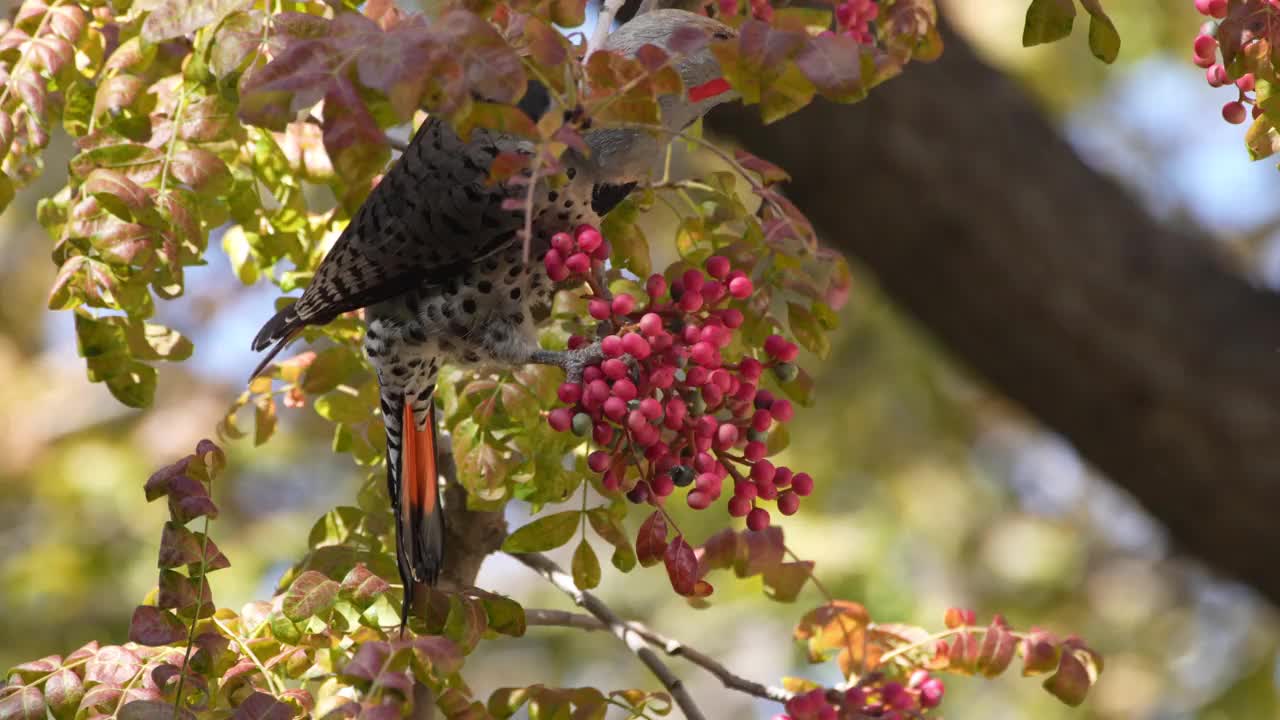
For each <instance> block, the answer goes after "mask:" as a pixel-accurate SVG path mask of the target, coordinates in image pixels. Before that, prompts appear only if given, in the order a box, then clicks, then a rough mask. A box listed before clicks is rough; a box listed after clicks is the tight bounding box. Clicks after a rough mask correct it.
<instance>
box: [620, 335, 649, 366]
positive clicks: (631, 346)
mask: <svg viewBox="0 0 1280 720" xmlns="http://www.w3.org/2000/svg"><path fill="white" fill-rule="evenodd" d="M622 349H623V350H625V351H626V353H627V354H628V355H630V356H631V357H633V358H635V359H637V360H644V359H645V358H647V357H649V353H650V352H651V351H652V348H650V347H649V341H648V340H645V339H644V338H643V337H642V336H641V335H640V334H639V333H628V334H626V335H623V336H622Z"/></svg>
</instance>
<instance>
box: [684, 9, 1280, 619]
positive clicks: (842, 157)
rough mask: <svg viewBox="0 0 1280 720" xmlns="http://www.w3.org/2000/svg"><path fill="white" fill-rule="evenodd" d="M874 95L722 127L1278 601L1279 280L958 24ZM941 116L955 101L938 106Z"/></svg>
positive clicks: (950, 338) (1089, 452) (897, 295)
mask: <svg viewBox="0 0 1280 720" xmlns="http://www.w3.org/2000/svg"><path fill="white" fill-rule="evenodd" d="M946 45H947V47H946V51H945V52H943V54H942V57H941V58H940V59H939V60H938V61H937V62H935V63H931V64H912V65H911V66H910V67H909V68H908V69H907V71H906V72H905V73H903V75H902V76H901V77H899V78H895V79H894V80H893V81H891V82H888V83H885V84H884V85H883V86H881V87H877V88H876V89H875V90H874V91H873V92H872V93H871V94H870V96H869V97H868V98H867V99H866V100H865V101H863V102H860V103H858V104H856V105H852V106H841V105H835V104H832V103H827V102H815V103H814V104H813V105H812V106H811V107H808V108H805V110H804V111H802V112H800V113H798V114H796V115H794V116H792V117H789V118H787V119H785V120H782V121H780V122H776V123H772V124H769V125H762V124H760V122H759V121H758V115H759V111H758V110H757V109H755V108H742V107H737V106H732V105H726V106H724V107H723V108H721V109H720V110H717V111H716V112H713V113H712V114H711V115H710V116H708V122H707V128H708V129H709V130H711V131H713V132H718V133H720V134H721V136H725V135H728V136H731V137H733V138H734V139H736V140H738V141H740V142H741V143H742V144H743V145H744V146H745V147H746V148H747V149H749V150H751V151H753V152H760V153H762V154H764V155H766V156H768V157H769V158H770V159H771V160H773V161H775V162H778V163H779V164H781V165H782V166H783V167H785V168H786V169H787V171H788V172H789V173H790V174H791V176H792V178H793V180H792V182H791V183H789V184H788V186H787V188H786V190H787V193H788V195H789V196H790V197H791V198H793V199H794V201H795V203H796V204H797V205H798V206H799V207H800V208H801V209H802V210H803V211H804V212H805V213H806V214H807V215H808V216H809V217H810V218H811V219H812V220H813V221H814V223H815V224H816V225H817V226H818V228H819V231H820V234H821V235H822V237H823V238H824V239H826V240H828V241H829V242H830V243H831V244H832V245H833V246H834V247H837V248H839V249H841V250H843V251H844V252H846V253H847V254H849V255H850V256H853V257H856V258H858V259H859V260H861V261H862V262H863V263H865V264H866V266H867V267H869V268H870V269H871V270H872V271H873V272H874V273H875V275H876V277H877V279H878V281H879V282H880V283H881V285H882V287H883V288H884V290H885V291H886V292H887V293H888V294H889V295H890V296H892V297H893V299H894V300H896V301H897V302H898V303H899V304H900V305H901V306H902V307H903V308H905V309H906V310H908V311H909V312H911V313H912V314H913V315H914V316H915V317H916V318H917V319H919V320H920V322H921V323H922V324H923V325H924V326H925V327H927V328H928V329H929V330H931V331H932V332H933V334H934V335H935V336H936V337H937V338H938V339H939V340H941V341H942V342H943V343H945V345H946V348H947V349H948V350H949V351H951V352H952V353H954V355H955V357H957V358H958V359H959V360H961V361H963V362H964V363H967V364H968V365H969V366H970V367H971V368H972V369H973V370H975V371H976V372H977V373H978V374H980V375H981V376H983V377H984V378H986V379H987V380H988V381H989V382H990V383H991V384H992V385H993V386H994V387H995V388H997V389H999V390H1000V391H1001V392H1003V393H1004V394H1006V395H1007V396H1008V397H1010V398H1011V399H1013V400H1014V401H1015V402H1018V403H1020V404H1021V405H1022V406H1023V407H1025V408H1026V409H1027V410H1029V411H1030V412H1031V413H1032V414H1034V415H1035V416H1036V417H1037V418H1039V419H1040V420H1041V421H1043V422H1044V423H1045V424H1046V425H1048V426H1050V427H1052V428H1054V429H1055V430H1057V431H1058V432H1060V433H1062V434H1063V435H1065V436H1066V437H1067V438H1069V439H1070V440H1071V442H1072V443H1073V444H1074V446H1075V447H1076V448H1077V449H1079V451H1080V452H1081V454H1082V455H1084V456H1085V457H1086V458H1087V459H1088V460H1089V461H1091V462H1092V463H1093V464H1095V465H1096V466H1097V467H1098V468H1100V469H1101V470H1102V471H1103V472H1105V473H1106V474H1107V475H1108V476H1109V477H1110V478H1111V479H1112V480H1113V481H1114V482H1115V483H1116V484H1117V485H1119V486H1120V487H1122V488H1124V489H1125V490H1126V491H1128V492H1130V493H1132V494H1133V496H1134V497H1136V498H1137V499H1138V500H1139V501H1140V502H1141V503H1142V505H1144V506H1145V507H1146V509H1147V510H1148V511H1149V512H1150V513H1151V514H1152V515H1153V516H1155V518H1156V519H1157V520H1159V521H1160V522H1161V523H1163V524H1164V525H1165V526H1166V527H1167V528H1168V530H1169V532H1170V535H1171V537H1172V539H1173V541H1174V544H1175V545H1177V546H1178V549H1179V550H1181V551H1183V552H1187V553H1189V554H1192V555H1195V556H1198V557H1199V558H1200V559H1202V560H1204V561H1206V562H1208V563H1209V564H1211V565H1213V566H1214V567H1216V568H1217V569H1218V570H1220V571H1222V572H1224V573H1227V574H1229V575H1233V576H1235V577H1236V578H1239V579H1240V580H1243V581H1245V582H1248V583H1251V584H1252V585H1253V586H1254V587H1255V588H1257V589H1258V590H1259V591H1261V592H1262V593H1263V594H1265V595H1267V596H1268V597H1269V598H1270V599H1271V600H1272V602H1280V567H1277V565H1276V563H1275V562H1274V561H1273V560H1272V559H1271V556H1270V554H1269V553H1267V552H1262V551H1260V549H1262V548H1268V547H1272V548H1274V547H1280V523H1277V522H1276V520H1275V510H1274V509H1275V508H1276V507H1277V506H1280V442H1276V438H1278V437H1280V356H1277V353H1276V348H1277V347H1280V322H1277V318H1280V294H1277V293H1274V292H1271V291H1269V290H1267V289H1265V288H1261V287H1258V286H1256V285H1254V284H1251V283H1250V282H1249V281H1248V280H1247V279H1246V278H1244V277H1241V276H1240V275H1239V273H1238V272H1236V271H1235V270H1234V269H1233V268H1231V267H1230V265H1229V263H1227V262H1225V261H1224V260H1223V258H1222V255H1221V253H1220V252H1219V251H1218V250H1217V249H1216V248H1215V247H1214V241H1213V240H1212V239H1210V238H1209V237H1207V236H1206V235H1205V234H1204V233H1203V232H1200V231H1198V230H1197V229H1196V228H1194V227H1191V226H1190V225H1189V224H1185V223H1184V224H1182V225H1180V226H1176V227H1175V226H1165V225H1161V224H1160V223H1158V222H1156V221H1155V220H1154V219H1152V217H1151V216H1150V215H1149V213H1148V212H1147V211H1145V210H1144V209H1143V208H1142V206H1141V205H1140V204H1139V203H1137V202H1136V201H1135V199H1134V197H1133V196H1132V194H1131V193H1130V192H1128V191H1126V190H1125V189H1124V188H1123V187H1121V186H1120V185H1119V184H1118V183H1116V182H1115V181H1114V180H1112V179H1110V178H1107V177H1104V176H1102V175H1100V174H1099V173H1098V172H1096V171H1095V170H1093V169H1091V168H1090V167H1088V166H1087V165H1085V164H1084V162H1082V161H1081V159H1080V157H1079V156H1078V155H1077V154H1076V153H1075V151H1074V150H1073V149H1072V148H1071V147H1070V146H1069V145H1068V144H1067V143H1066V142H1064V141H1063V139H1062V137H1061V135H1060V133H1059V131H1058V129H1057V128H1056V127H1054V125H1053V123H1052V122H1051V121H1050V120H1049V119H1048V118H1046V117H1045V114H1044V112H1043V111H1042V110H1041V109H1040V107H1038V105H1037V103H1036V102H1035V101H1034V100H1033V99H1032V98H1030V97H1028V96H1027V93H1026V92H1025V91H1023V90H1022V89H1021V88H1019V87H1018V86H1017V85H1016V84H1015V83H1014V81H1012V80H1011V79H1010V78H1008V77H1006V76H1004V75H1003V74H1002V73H1000V72H999V71H997V70H995V69H993V68H991V67H989V66H988V65H986V64H985V63H983V62H982V60H981V59H979V58H978V56H977V55H976V54H975V52H974V51H973V50H972V49H971V48H970V47H969V46H968V45H967V44H966V43H965V42H964V40H963V39H962V38H960V37H958V36H957V35H955V34H954V33H947V34H946ZM939 118H945V121H944V122H939V121H938V119H939Z"/></svg>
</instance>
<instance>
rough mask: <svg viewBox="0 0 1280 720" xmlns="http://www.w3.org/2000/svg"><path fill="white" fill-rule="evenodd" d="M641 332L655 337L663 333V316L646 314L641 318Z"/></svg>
mask: <svg viewBox="0 0 1280 720" xmlns="http://www.w3.org/2000/svg"><path fill="white" fill-rule="evenodd" d="M640 332H642V333H644V334H645V335H648V336H649V337H653V336H654V335H657V334H658V333H660V332H662V316H660V315H658V314H657V313H645V314H644V315H642V316H641V317H640Z"/></svg>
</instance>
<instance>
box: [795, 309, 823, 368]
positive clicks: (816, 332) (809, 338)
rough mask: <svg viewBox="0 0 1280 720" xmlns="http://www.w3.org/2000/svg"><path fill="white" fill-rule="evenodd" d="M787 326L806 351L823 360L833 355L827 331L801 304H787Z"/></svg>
mask: <svg viewBox="0 0 1280 720" xmlns="http://www.w3.org/2000/svg"><path fill="white" fill-rule="evenodd" d="M787 324H788V325H789V326H790V327H791V334H793V335H795V337H796V340H797V341H799V343H800V345H801V346H803V347H804V349H806V350H808V351H809V352H811V353H813V354H815V355H817V356H818V357H819V358H821V359H823V360H825V359H827V356H828V355H830V354H831V341H830V340H829V339H827V333H826V329H825V328H823V327H822V324H821V323H820V322H819V321H818V318H817V317H816V316H815V315H814V314H813V313H811V312H809V310H808V308H806V307H805V306H803V305H801V304H799V303H794V302H789V303H787Z"/></svg>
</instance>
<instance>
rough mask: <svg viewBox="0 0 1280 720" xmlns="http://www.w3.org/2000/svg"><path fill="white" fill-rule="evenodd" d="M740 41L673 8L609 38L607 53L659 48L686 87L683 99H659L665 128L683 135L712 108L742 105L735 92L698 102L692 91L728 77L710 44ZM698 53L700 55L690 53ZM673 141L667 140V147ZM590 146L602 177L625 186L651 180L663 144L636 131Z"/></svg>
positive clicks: (597, 138)
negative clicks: (732, 103)
mask: <svg viewBox="0 0 1280 720" xmlns="http://www.w3.org/2000/svg"><path fill="white" fill-rule="evenodd" d="M699 32H700V33H702V34H703V35H705V37H706V40H707V41H706V42H701V43H697V42H690V36H693V37H696V35H697V33H699ZM736 35H737V32H736V31H734V29H733V28H731V27H729V26H728V25H725V24H724V23H722V22H720V21H718V20H715V19H712V18H709V17H706V16H705V15H699V14H697V13H691V12H688V11H686V10H677V9H673V8H667V9H661V10H653V11H651V12H647V13H644V14H641V15H638V16H637V17H636V18H635V19H633V20H631V21H630V22H627V23H624V24H623V25H622V26H621V27H619V28H618V29H617V30H615V31H614V32H613V33H612V34H610V35H609V38H608V39H607V40H606V41H605V43H604V49H606V50H611V51H613V52H617V53H619V54H622V55H626V56H634V55H635V54H636V52H637V51H639V49H640V48H641V47H643V46H645V45H653V46H656V47H658V48H660V49H661V50H663V51H664V52H666V53H667V54H668V55H670V56H671V57H672V58H673V60H672V63H673V66H674V67H675V69H676V72H678V73H679V74H680V79H681V80H682V81H683V83H684V87H685V92H684V93H683V94H682V95H679V96H676V95H666V96H663V97H660V98H658V104H659V106H660V107H661V108H662V124H663V125H664V126H665V127H666V128H667V130H669V131H671V132H673V133H674V132H679V131H681V130H684V129H685V128H686V127H688V126H689V125H691V124H693V123H694V122H695V121H697V120H698V118H700V117H702V116H703V115H705V114H706V113H707V111H709V110H711V108H713V107H715V106H716V105H719V104H721V103H725V102H729V101H731V100H736V99H737V98H738V97H739V95H738V93H737V92H735V91H733V90H726V91H724V92H719V93H714V94H712V95H710V96H709V97H703V98H700V99H697V100H692V99H690V97H689V90H690V89H692V88H700V87H703V86H705V85H706V84H707V83H708V82H712V81H714V80H717V79H720V78H722V77H723V73H722V72H721V69H720V63H719V62H717V61H716V57H715V55H714V54H713V53H712V52H711V47H710V43H711V42H712V41H714V40H723V39H727V38H731V37H734V36H736ZM690 47H693V48H695V49H693V50H689V49H688V48H690ZM670 139H671V138H669V137H668V138H664V139H663V142H665V141H666V140H670ZM586 141H587V144H588V145H589V146H590V147H591V150H592V156H593V158H592V159H593V160H594V161H595V162H596V163H597V164H598V167H599V170H600V175H601V176H602V177H606V178H609V179H611V180H613V181H617V182H623V181H630V180H637V179H640V178H642V177H644V176H645V175H646V174H648V172H649V170H650V169H651V168H652V165H653V161H654V158H655V157H660V156H661V153H660V152H658V151H659V150H660V148H657V147H655V145H657V144H658V141H657V139H655V138H654V137H652V136H651V135H650V134H649V133H645V132H641V131H639V130H636V129H634V128H604V129H600V130H596V131H592V132H589V133H587V136H586Z"/></svg>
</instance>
